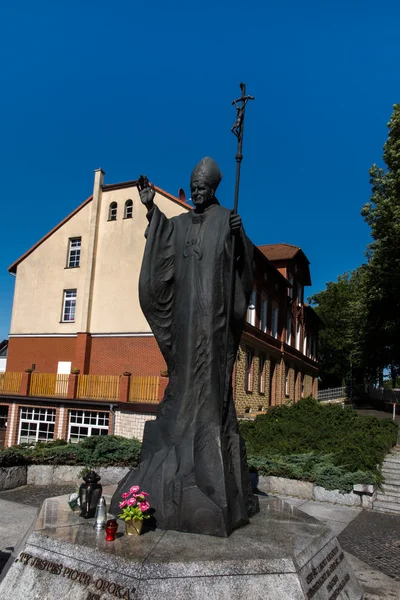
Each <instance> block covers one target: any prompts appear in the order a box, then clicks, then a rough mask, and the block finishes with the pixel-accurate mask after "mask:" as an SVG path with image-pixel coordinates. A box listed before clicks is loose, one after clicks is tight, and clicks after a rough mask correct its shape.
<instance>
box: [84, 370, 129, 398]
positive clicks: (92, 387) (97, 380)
mask: <svg viewBox="0 0 400 600" xmlns="http://www.w3.org/2000/svg"><path fill="white" fill-rule="evenodd" d="M76 397H77V398H93V399H94V400H118V399H119V377H118V375H79V377H78V389H77V394H76Z"/></svg>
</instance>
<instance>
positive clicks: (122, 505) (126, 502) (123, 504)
mask: <svg viewBox="0 0 400 600" xmlns="http://www.w3.org/2000/svg"><path fill="white" fill-rule="evenodd" d="M127 504H128V501H127V500H124V501H123V502H120V503H119V507H120V508H123V507H124V506H126V505H127Z"/></svg>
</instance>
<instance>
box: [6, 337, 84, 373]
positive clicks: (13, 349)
mask: <svg viewBox="0 0 400 600" xmlns="http://www.w3.org/2000/svg"><path fill="white" fill-rule="evenodd" d="M75 346H76V338H74V337H71V338H69V337H68V338H67V337H65V338H46V337H43V338H39V337H32V338H30V337H26V338H13V337H11V338H10V339H9V342H8V356H7V371H25V369H28V368H30V367H31V366H32V364H33V363H35V365H36V371H39V372H41V373H57V364H58V361H60V360H65V361H71V362H72V366H75V365H74V359H75Z"/></svg>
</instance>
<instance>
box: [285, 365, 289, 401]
mask: <svg viewBox="0 0 400 600" xmlns="http://www.w3.org/2000/svg"><path fill="white" fill-rule="evenodd" d="M285 396H290V378H289V367H288V366H286V367H285Z"/></svg>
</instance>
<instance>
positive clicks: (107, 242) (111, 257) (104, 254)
mask: <svg viewBox="0 0 400 600" xmlns="http://www.w3.org/2000/svg"><path fill="white" fill-rule="evenodd" d="M127 200H132V202H133V215H132V219H124V218H123V215H124V206H125V202H126V201H127ZM154 201H155V203H156V204H157V206H158V207H159V209H160V210H161V211H162V212H164V213H165V214H166V215H167V216H168V217H173V216H177V215H179V214H181V213H182V212H187V209H185V208H184V207H183V206H181V205H180V204H178V203H176V202H174V201H172V200H169V199H168V198H166V197H165V196H163V195H161V194H159V193H156V197H155V200H154ZM112 202H116V203H117V205H118V213H117V220H116V221H109V220H108V213H109V207H110V204H111V203H112ZM146 212H147V211H146V208H145V206H143V204H142V203H141V201H140V197H139V192H138V189H137V188H136V187H132V188H125V189H119V190H113V191H109V192H108V191H105V192H103V194H102V200H101V208H100V219H99V231H98V242H97V252H96V263H95V272H94V284H93V301H92V310H91V317H90V332H91V333H127V332H150V327H149V325H148V323H147V321H146V319H145V317H144V315H143V313H142V311H141V309H140V305H139V294H138V283H139V274H140V267H141V264H142V258H143V252H144V247H145V241H146V240H145V237H144V232H145V230H146V228H147V226H148V221H147V219H146Z"/></svg>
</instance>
